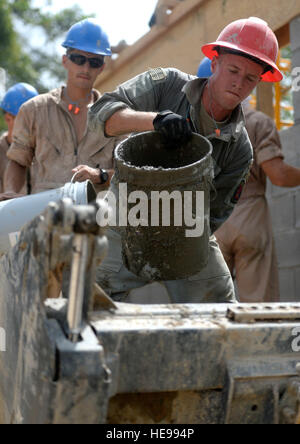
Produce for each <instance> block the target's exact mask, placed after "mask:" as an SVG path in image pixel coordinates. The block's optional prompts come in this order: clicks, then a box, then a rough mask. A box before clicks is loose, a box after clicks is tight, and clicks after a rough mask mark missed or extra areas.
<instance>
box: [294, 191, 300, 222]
mask: <svg viewBox="0 0 300 444" xmlns="http://www.w3.org/2000/svg"><path fill="white" fill-rule="evenodd" d="M295 219H296V220H295V226H296V228H298V229H300V190H299V191H297V193H296V195H295Z"/></svg>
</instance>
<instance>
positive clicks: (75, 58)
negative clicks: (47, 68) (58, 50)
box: [67, 53, 104, 69]
mask: <svg viewBox="0 0 300 444" xmlns="http://www.w3.org/2000/svg"><path fill="white" fill-rule="evenodd" d="M67 57H68V59H70V60H71V62H73V63H75V65H78V66H82V65H84V64H85V63H86V62H89V64H90V67H91V68H95V69H96V68H101V66H103V65H104V60H103V59H99V58H97V57H86V56H84V55H82V54H76V53H71V54H67Z"/></svg>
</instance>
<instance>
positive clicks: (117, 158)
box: [114, 131, 213, 175]
mask: <svg viewBox="0 0 300 444" xmlns="http://www.w3.org/2000/svg"><path fill="white" fill-rule="evenodd" d="M150 134H155V135H158V134H159V133H158V131H143V132H141V133H138V134H134V135H132V136H130V137H128V138H127V139H125V140H122V141H121V142H120V143H119V144H118V145H117V147H116V149H115V153H114V160H115V162H117V163H118V164H119V165H122V166H123V167H126V168H128V169H129V170H131V171H139V172H143V173H145V172H147V171H149V172H151V174H156V175H161V174H162V173H165V172H168V173H171V172H172V171H174V173H178V172H186V171H187V170H189V169H191V170H193V169H194V167H195V165H199V164H200V163H204V162H205V161H207V159H209V158H210V156H211V155H212V151H213V146H212V143H211V142H210V140H208V139H207V138H206V137H205V136H202V134H198V133H195V132H193V133H192V136H193V137H196V138H198V139H202V141H204V142H205V143H206V144H207V146H208V152H207V153H206V154H205V156H204V157H203V158H202V159H199V160H197V161H196V162H193V163H190V164H188V165H183V166H180V167H176V168H163V167H159V168H156V167H150V166H148V167H146V166H145V167H137V166H135V165H132V164H130V163H128V162H126V161H125V160H123V159H122V158H121V157H120V156H119V150H120V149H122V147H123V145H124V144H125V143H126V142H128V139H135V138H140V137H141V136H145V135H150ZM162 137H163V136H162Z"/></svg>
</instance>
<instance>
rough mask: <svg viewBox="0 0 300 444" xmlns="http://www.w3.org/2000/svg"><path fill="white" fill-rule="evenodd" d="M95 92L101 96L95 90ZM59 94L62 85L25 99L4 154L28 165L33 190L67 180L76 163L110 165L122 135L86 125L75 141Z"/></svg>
mask: <svg viewBox="0 0 300 444" xmlns="http://www.w3.org/2000/svg"><path fill="white" fill-rule="evenodd" d="M94 94H96V95H97V97H98V98H99V97H100V95H99V93H98V92H97V91H95V90H94ZM61 97H62V88H58V89H55V90H53V91H50V92H49V93H47V94H41V95H39V96H37V97H35V98H33V99H31V100H29V101H28V102H26V103H25V104H24V105H23V106H22V107H21V108H20V111H19V113H18V115H17V117H16V120H15V126H14V131H13V142H12V144H11V146H10V149H9V150H8V153H7V155H8V157H9V159H11V160H14V161H16V162H18V163H19V164H20V165H23V166H26V167H31V171H32V192H33V193H37V192H40V191H44V190H47V189H53V188H59V187H61V186H63V185H64V184H65V183H67V182H70V180H71V178H72V169H73V168H74V167H76V166H78V165H88V166H90V167H93V168H96V167H97V166H98V165H99V166H100V167H101V168H103V169H111V168H113V151H114V148H115V146H116V145H117V144H118V143H119V141H120V140H121V138H120V139H118V138H106V137H105V136H104V135H103V134H101V133H99V132H93V131H91V130H90V129H88V128H86V132H85V134H84V136H83V138H82V140H81V141H80V142H79V143H78V142H77V136H76V130H75V126H74V121H73V119H72V117H71V115H70V112H69V111H68V106H67V104H66V103H65V102H64V101H63V100H62V98H61ZM123 138H124V137H123Z"/></svg>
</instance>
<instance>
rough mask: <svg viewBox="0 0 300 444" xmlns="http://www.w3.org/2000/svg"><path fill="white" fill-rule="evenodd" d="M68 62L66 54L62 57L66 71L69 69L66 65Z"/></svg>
mask: <svg viewBox="0 0 300 444" xmlns="http://www.w3.org/2000/svg"><path fill="white" fill-rule="evenodd" d="M68 60H69V59H68V57H67V56H66V54H64V55H63V56H62V59H61V62H62V66H63V67H64V68H65V69H66V68H67V66H66V64H67V61H68Z"/></svg>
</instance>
